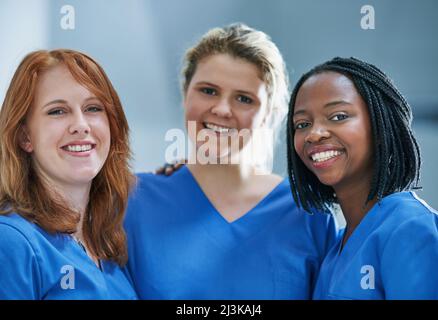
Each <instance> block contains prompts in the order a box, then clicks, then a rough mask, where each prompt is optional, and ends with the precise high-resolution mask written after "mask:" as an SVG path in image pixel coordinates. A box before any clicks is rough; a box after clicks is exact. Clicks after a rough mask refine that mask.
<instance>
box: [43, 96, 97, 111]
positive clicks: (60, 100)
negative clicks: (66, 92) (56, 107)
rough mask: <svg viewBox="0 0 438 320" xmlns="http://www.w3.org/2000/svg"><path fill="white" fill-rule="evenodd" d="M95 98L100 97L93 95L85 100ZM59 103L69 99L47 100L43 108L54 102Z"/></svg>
mask: <svg viewBox="0 0 438 320" xmlns="http://www.w3.org/2000/svg"><path fill="white" fill-rule="evenodd" d="M94 99H98V98H97V97H95V96H92V97H88V98H87V99H85V101H89V100H94ZM58 103H67V100H64V99H55V100H52V101H50V102H47V103H46V104H45V105H44V106H43V108H45V107H47V106H50V105H52V104H58Z"/></svg>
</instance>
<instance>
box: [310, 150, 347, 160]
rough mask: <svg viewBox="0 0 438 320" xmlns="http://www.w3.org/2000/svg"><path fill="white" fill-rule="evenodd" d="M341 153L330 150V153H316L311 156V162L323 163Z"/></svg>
mask: <svg viewBox="0 0 438 320" xmlns="http://www.w3.org/2000/svg"><path fill="white" fill-rule="evenodd" d="M341 153H342V152H340V151H336V150H330V151H325V152H318V153H314V154H312V156H311V157H312V160H313V161H315V162H323V161H327V160H329V159H331V158H334V157H336V156H339V155H340V154H341Z"/></svg>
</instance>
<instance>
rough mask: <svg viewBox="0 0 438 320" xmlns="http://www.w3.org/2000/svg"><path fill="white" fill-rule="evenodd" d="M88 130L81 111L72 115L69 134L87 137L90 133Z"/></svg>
mask: <svg viewBox="0 0 438 320" xmlns="http://www.w3.org/2000/svg"><path fill="white" fill-rule="evenodd" d="M90 130H91V129H90V125H89V124H88V121H87V119H86V117H85V115H84V114H83V112H82V111H81V112H77V113H75V114H73V118H72V123H71V124H70V128H69V132H70V133H71V134H79V135H87V134H89V133H90Z"/></svg>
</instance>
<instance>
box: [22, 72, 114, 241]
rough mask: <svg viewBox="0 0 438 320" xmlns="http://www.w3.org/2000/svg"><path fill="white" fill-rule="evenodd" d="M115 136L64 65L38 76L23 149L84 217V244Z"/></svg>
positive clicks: (96, 104)
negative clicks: (96, 185) (92, 196)
mask: <svg viewBox="0 0 438 320" xmlns="http://www.w3.org/2000/svg"><path fill="white" fill-rule="evenodd" d="M110 137H111V135H110V129H109V122H108V117H107V114H106V111H105V108H104V105H103V104H102V102H100V101H99V100H98V99H97V98H96V97H95V96H94V94H93V93H91V92H90V91H89V90H88V89H87V88H85V87H83V86H82V85H81V84H79V83H78V82H77V81H76V80H75V79H74V78H73V76H72V75H71V73H70V72H69V70H68V69H67V68H66V67H65V66H64V65H57V66H54V67H52V68H50V69H48V70H47V71H45V72H44V73H43V74H42V75H41V76H40V77H39V80H38V83H37V86H36V91H35V98H34V102H33V104H32V106H31V108H30V110H29V112H28V115H27V117H26V121H25V125H24V126H23V137H22V141H21V147H22V148H23V149H24V150H25V151H26V152H28V153H30V154H31V157H32V163H33V166H34V168H35V171H36V172H37V174H38V175H39V177H40V178H41V179H42V181H44V182H45V183H46V184H47V186H48V189H49V190H54V191H56V193H57V194H58V195H60V196H61V197H62V199H64V200H65V201H67V202H68V204H69V205H70V206H71V207H72V208H74V210H76V211H77V212H78V213H79V214H80V216H81V220H80V223H79V225H78V231H77V233H76V235H75V236H76V237H77V238H78V239H80V240H81V239H82V231H81V230H82V228H81V227H82V221H83V216H84V213H85V210H86V207H87V204H88V200H89V192H90V187H91V182H92V180H93V178H94V177H95V176H96V175H97V174H98V173H99V171H100V170H101V168H102V167H103V164H104V163H105V160H106V158H107V156H108V152H109V148H110Z"/></svg>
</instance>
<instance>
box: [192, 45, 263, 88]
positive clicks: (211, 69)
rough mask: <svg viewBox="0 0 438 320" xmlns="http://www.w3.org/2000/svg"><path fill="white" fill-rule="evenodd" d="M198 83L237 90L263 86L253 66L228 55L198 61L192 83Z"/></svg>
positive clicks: (213, 56)
mask: <svg viewBox="0 0 438 320" xmlns="http://www.w3.org/2000/svg"><path fill="white" fill-rule="evenodd" d="M200 81H206V82H211V83H213V84H217V85H219V86H224V87H225V86H226V87H231V88H235V89H237V90H249V89H252V90H257V89H258V88H259V87H260V86H265V83H264V81H263V80H262V79H261V76H260V70H259V68H258V67H257V66H256V65H255V64H253V63H251V62H248V61H246V60H243V59H240V58H234V57H232V56H230V55H228V54H215V55H212V56H208V57H206V58H204V59H202V60H201V61H199V62H198V65H197V67H196V72H195V74H194V75H193V79H192V83H196V82H200Z"/></svg>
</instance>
